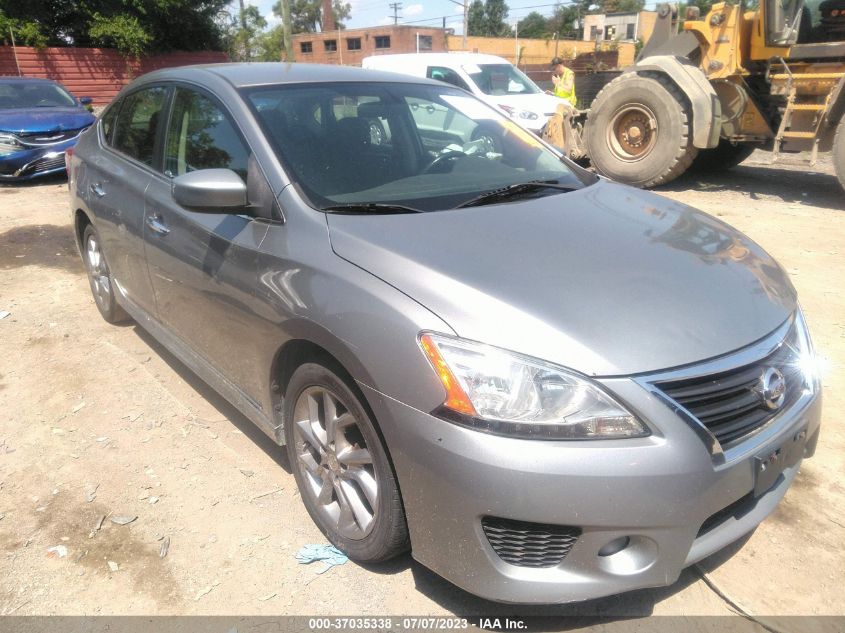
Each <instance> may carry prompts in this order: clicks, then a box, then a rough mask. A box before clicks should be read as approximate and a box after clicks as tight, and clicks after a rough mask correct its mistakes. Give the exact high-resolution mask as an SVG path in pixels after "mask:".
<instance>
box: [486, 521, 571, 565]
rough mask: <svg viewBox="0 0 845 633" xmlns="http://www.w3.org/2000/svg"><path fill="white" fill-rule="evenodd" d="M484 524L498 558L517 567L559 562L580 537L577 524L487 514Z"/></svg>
mask: <svg viewBox="0 0 845 633" xmlns="http://www.w3.org/2000/svg"><path fill="white" fill-rule="evenodd" d="M481 527H482V529H483V530H484V535H485V536H486V537H487V540H488V541H489V542H490V545H491V547H492V548H493V551H494V552H496V554H497V555H498V556H499V558H501V559H502V560H503V561H505V562H506V563H510V564H511V565H517V566H518V567H554V566H555V565H559V564H560V562H561V561H562V560H563V559H564V558H566V555H567V554H569V550H571V549H572V546H573V545H575V542H576V541H577V540H578V537H579V536H581V528H578V527H571V526H567V525H549V524H546V523H529V522H527V521H514V520H512V519H501V518H498V517H484V518H483V519H482V520H481Z"/></svg>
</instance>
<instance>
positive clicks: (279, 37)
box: [254, 24, 285, 62]
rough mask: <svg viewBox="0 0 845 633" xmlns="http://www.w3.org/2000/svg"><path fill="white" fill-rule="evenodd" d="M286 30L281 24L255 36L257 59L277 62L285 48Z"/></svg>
mask: <svg viewBox="0 0 845 633" xmlns="http://www.w3.org/2000/svg"><path fill="white" fill-rule="evenodd" d="M284 48H285V46H284V32H283V28H282V25H281V24H278V25H276V26H274V27H273V28H272V29H268V30H266V31H263V32H261V33H259V34H258V36H257V37H256V38H255V58H254V59H255V61H258V62H277V61H279V60H280V59H281V58H282V51H283V50H284Z"/></svg>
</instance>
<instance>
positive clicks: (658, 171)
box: [570, 0, 845, 187]
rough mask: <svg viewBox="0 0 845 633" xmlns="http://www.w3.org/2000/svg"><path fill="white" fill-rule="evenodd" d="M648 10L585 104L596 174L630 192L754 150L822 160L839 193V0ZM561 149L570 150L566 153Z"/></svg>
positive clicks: (842, 65) (842, 54)
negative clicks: (642, 36)
mask: <svg viewBox="0 0 845 633" xmlns="http://www.w3.org/2000/svg"><path fill="white" fill-rule="evenodd" d="M685 17H686V19H685V20H684V22H683V28H682V29H681V30H680V32H678V30H677V26H676V25H677V23H678V20H677V15H676V9H675V8H674V7H673V6H671V5H660V6H659V7H658V19H657V23H656V26H655V30H654V33H653V35H652V37H651V38H650V39H649V41H648V42H647V43H646V45H645V47H644V48H643V50H642V52H641V54H640V57H639V58H638V60H637V62H636V64H635V65H634V66H632V67H631V68H630V69H628V70H627V71H626V72H625V73H623V74H622V75H620V76H618V77H617V78H615V79H614V80H612V81H611V82H610V83H608V84H607V85H605V86H604V88H602V90H601V91H600V92H599V93H598V94H597V95H596V98H595V100H594V101H593V103H592V104H591V107H590V109H589V111H588V113H587V115H586V121H582V124H581V125H578V126H576V127H575V129H576V130H579V129H580V134H581V135H583V141H584V142H585V144H586V150H587V153H588V154H589V157H590V160H591V161H592V163H593V165H594V166H595V168H596V169H597V171H598V172H599V173H601V174H604V175H606V176H608V177H610V178H613V179H615V180H619V181H622V182H626V183H629V184H632V185H636V186H640V187H652V186H656V185H660V184H663V183H667V182H669V181H670V180H673V179H674V178H677V177H678V176H680V175H681V174H683V173H684V172H685V171H686V170H688V169H690V168H698V169H724V168H729V167H733V166H734V165H736V164H738V163H740V162H741V161H742V160H743V159H744V158H746V157H747V156H748V155H749V154H750V153H751V152H752V151H753V150H754V149H756V148H764V149H769V150H772V151H773V152H774V157H775V159H777V157H778V155H779V154H780V153H783V152H800V151H809V152H811V154H810V159H809V160H810V164H813V163H815V161H816V158H817V156H818V154H819V152H833V164H834V166H835V169H836V174H837V176H838V178H839V182H840V183H841V184H842V185H843V186H845V120H843V116H842V115H843V111H845V87H844V86H845V0H823V1H819V0H806V1H805V0H759V6H757V7H755V8H753V9H752V8H747V7H746V5H745V4H739V5H736V4H728V3H719V4H714V5H713V7H712V9H711V10H710V12H709V13H708V14H707V15H705V16H703V17H702V16H701V15H700V14H699V13H698V10H697V8H696V7H690V8H688V9H687V14H686V16H685ZM570 145H571V144H570Z"/></svg>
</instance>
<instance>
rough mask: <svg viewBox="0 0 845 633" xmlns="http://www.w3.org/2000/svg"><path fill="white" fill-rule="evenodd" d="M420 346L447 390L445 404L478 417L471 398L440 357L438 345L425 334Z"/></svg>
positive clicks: (454, 409) (459, 411) (421, 338)
mask: <svg viewBox="0 0 845 633" xmlns="http://www.w3.org/2000/svg"><path fill="white" fill-rule="evenodd" d="M420 346H422V348H423V351H424V352H425V355H426V356H428V360H429V361H430V362H431V365H432V367H434V371H435V372H437V377H438V378H440V382H441V383H442V384H443V388H444V389H446V402H444V403H443V404H444V405H445V406H447V407H449V408H450V409H452V410H453V411H457V412H458V413H464V414H466V415H471V416H475V415H477V413H476V411H475V407H474V406H472V402H470V399H469V397H468V396H467V395H466V393H464V390H463V388H461V385H460V383H459V382H458V379H457V378H455V374H453V373H452V370H451V369H449V365H447V364H446V361H445V360H443V356H441V355H440V350H439V349H437V344H436V343H435V342H434V341H433V340H431V337H430V336H429V335H428V334H423V335H422V336H421V337H420Z"/></svg>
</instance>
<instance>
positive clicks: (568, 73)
mask: <svg viewBox="0 0 845 633" xmlns="http://www.w3.org/2000/svg"><path fill="white" fill-rule="evenodd" d="M551 66H552V83H553V84H554V86H555V89H554V91H552V92H549V94H552V95H554V96H556V97H559V98H561V99H563V100H564V101H567V102H568V103H569V104H570V105H571V106H572V107H573V108H574V107H575V106H576V105H577V103H578V98H577V97H576V96H575V73H574V72H573V71H572V69H571V68H567V67H566V64H565V63H564V61H563V59H561V58H560V57H555V58H554V59H553V60H552V64H551Z"/></svg>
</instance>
